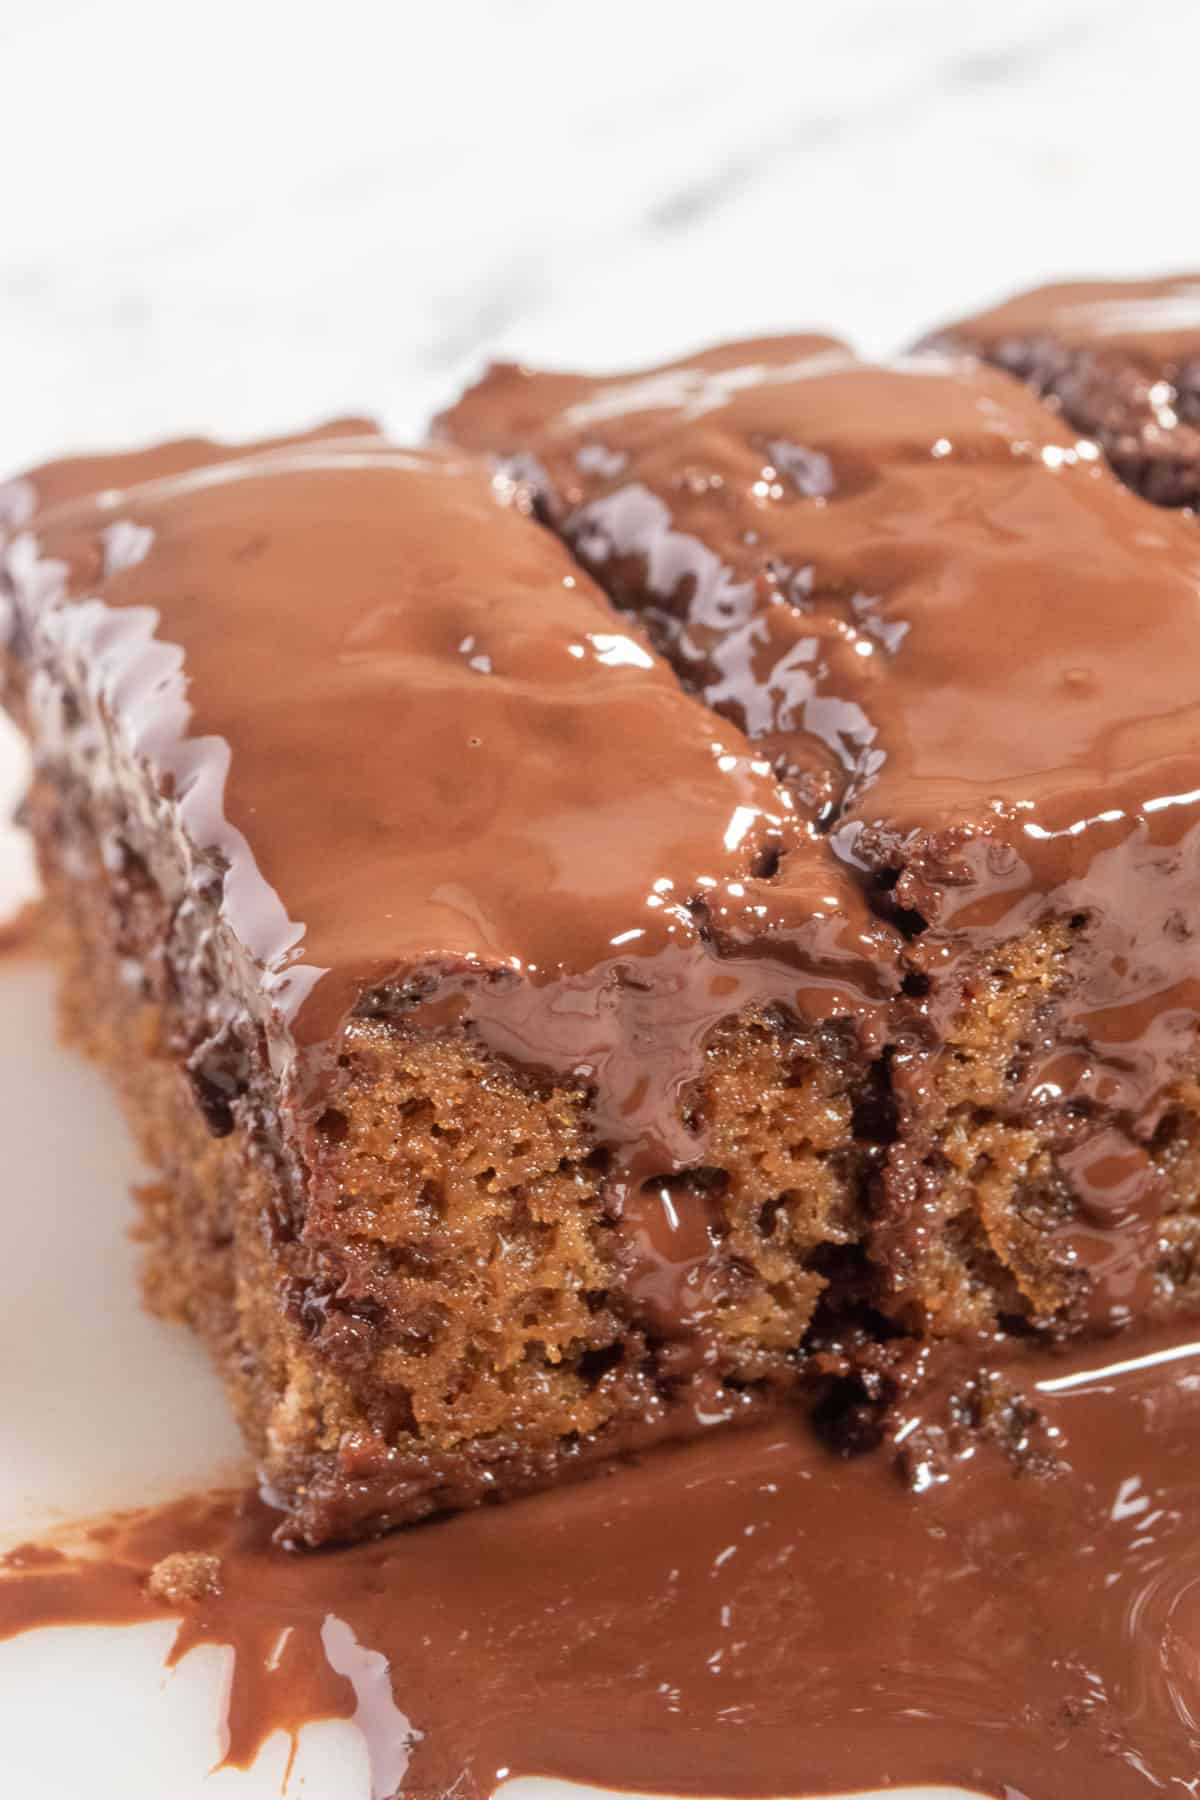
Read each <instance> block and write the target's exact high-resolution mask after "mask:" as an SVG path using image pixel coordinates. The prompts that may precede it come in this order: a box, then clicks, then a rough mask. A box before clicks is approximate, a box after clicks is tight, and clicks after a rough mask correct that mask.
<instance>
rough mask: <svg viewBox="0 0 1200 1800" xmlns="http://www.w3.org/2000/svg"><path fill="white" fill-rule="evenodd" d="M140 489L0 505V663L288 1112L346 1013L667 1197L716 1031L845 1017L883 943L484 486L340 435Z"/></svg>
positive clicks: (198, 454) (737, 747)
mask: <svg viewBox="0 0 1200 1800" xmlns="http://www.w3.org/2000/svg"><path fill="white" fill-rule="evenodd" d="M189 463H191V464H193V465H194V466H193V467H191V468H190V469H189V468H187V467H186V465H187V464H189ZM161 465H162V470H163V473H162V474H161V476H160V478H158V479H151V480H147V479H145V477H147V476H149V475H151V474H153V472H154V468H155V463H154V459H153V457H147V456H139V457H137V458H135V459H134V462H133V465H132V472H133V473H135V474H136V475H137V476H138V477H140V478H142V479H141V480H140V482H139V485H136V486H133V487H128V488H125V487H121V486H120V485H119V483H120V482H121V480H122V479H123V478H124V476H125V475H126V473H127V472H129V470H130V465H129V463H128V461H127V459H120V458H118V459H114V461H113V463H112V464H111V466H106V465H103V464H99V463H94V462H93V463H89V464H86V465H84V466H83V467H82V469H81V468H80V467H79V466H78V465H75V464H70V465H64V466H62V467H57V468H55V467H52V468H50V469H49V470H46V471H41V472H35V474H34V475H33V476H32V477H30V478H27V479H26V480H25V481H24V482H21V483H17V484H15V486H14V488H13V489H12V490H10V504H9V508H8V510H9V514H10V516H11V517H12V520H13V524H14V527H15V529H14V530H13V531H12V534H11V537H10V542H9V546H8V550H7V557H6V566H7V570H8V578H9V582H10V585H11V589H12V595H13V601H14V604H15V612H16V638H15V644H16V649H17V652H18V654H19V655H20V656H21V657H22V658H23V659H24V660H26V661H27V662H29V663H30V664H31V665H32V666H33V667H34V668H35V669H38V668H40V669H42V670H43V672H44V679H42V680H41V681H40V682H39V680H38V678H37V677H35V679H34V682H33V684H32V685H31V688H30V693H31V696H32V704H33V705H34V707H35V709H36V708H38V707H39V706H40V708H41V716H40V717H39V718H38V719H37V720H36V721H35V723H36V724H37V727H38V730H37V736H38V741H39V746H40V751H39V753H40V754H41V755H42V756H43V758H47V759H49V760H51V761H53V760H54V759H55V758H56V757H57V758H59V759H60V760H62V761H64V762H65V763H67V764H68V765H72V766H75V767H77V768H78V769H79V770H80V771H83V772H86V779H87V780H89V781H90V782H92V783H95V782H96V781H100V782H101V784H102V785H103V784H105V783H114V782H115V784H116V785H117V787H118V788H119V789H120V790H121V792H122V794H123V796H124V799H125V802H126V810H127V812H128V814H129V828H130V832H131V833H132V835H133V836H134V837H135V838H136V839H137V843H136V849H137V851H138V853H139V854H140V855H142V856H144V857H146V858H148V859H149V858H153V857H157V858H158V861H159V863H160V864H161V863H162V861H163V857H164V849H172V850H173V851H174V852H175V853H176V860H177V861H179V862H180V864H181V868H182V869H183V874H182V877H181V874H180V870H179V869H170V868H168V869H163V868H162V867H158V868H156V871H155V872H156V876H157V877H158V879H159V881H160V885H162V886H164V887H165V888H166V889H167V890H168V891H170V889H171V888H172V887H175V888H177V889H178V890H179V892H180V893H181V894H182V895H183V897H184V899H185V901H186V903H187V904H189V905H190V904H194V903H197V902H198V901H199V900H201V899H202V897H203V896H204V895H205V894H206V893H211V894H213V895H219V899H220V917H221V921H222V925H223V928H224V933H225V937H226V938H227V939H228V940H229V942H228V943H226V944H225V946H224V948H223V950H222V953H221V957H220V959H219V960H220V971H219V983H220V985H221V987H222V988H223V989H226V988H227V989H228V990H229V994H228V999H229V1009H228V1010H230V1012H231V1013H232V1010H233V1009H234V1008H235V1006H240V1007H241V1008H243V1009H248V1010H249V1012H250V1013H251V1014H252V1015H253V1016H254V1017H256V1018H258V1019H259V1020H260V1022H262V1023H263V1024H264V1025H265V1028H266V1031H267V1035H268V1038H269V1040H270V1042H271V1046H272V1052H273V1056H274V1059H275V1062H276V1066H277V1067H278V1068H280V1069H281V1070H288V1071H290V1072H291V1074H292V1075H293V1076H295V1077H296V1078H297V1079H298V1081H299V1083H300V1086H299V1088H298V1089H297V1090H296V1091H295V1093H294V1095H293V1097H296V1095H299V1096H300V1097H301V1098H302V1097H303V1094H304V1092H305V1091H306V1089H307V1088H308V1087H309V1086H311V1087H312V1090H313V1093H314V1095H316V1096H317V1099H319V1096H320V1094H321V1093H324V1091H325V1088H324V1086H323V1084H324V1083H325V1081H326V1080H327V1077H328V1071H329V1068H330V1065H331V1063H332V1061H333V1059H334V1055H335V1052H336V1045H337V1042H338V1039H339V1033H340V1031H341V1029H342V1027H343V1025H344V1023H345V1021H346V1019H347V1018H348V1017H349V1016H350V1014H351V1013H352V1012H353V1011H354V1009H355V1007H356V1006H358V1005H359V1003H360V1002H364V1001H365V998H366V997H367V996H370V995H375V996H376V998H375V1000H374V1001H373V1002H372V1004H373V1005H375V1006H376V1007H377V1008H378V1007H383V1008H384V1009H386V1008H387V1007H388V1006H393V1007H397V1006H398V1007H402V1008H404V1009H405V1010H406V1012H407V1015H408V1016H409V1017H410V1018H411V1019H413V1020H416V1021H418V1022H427V1023H428V1024H429V1026H430V1028H431V1029H442V1028H444V1027H445V1025H446V1023H447V1022H448V1021H449V1022H451V1023H453V1024H455V1025H461V1024H463V1023H470V1024H471V1025H473V1026H474V1027H475V1028H477V1029H479V1030H480V1031H482V1032H483V1033H484V1034H485V1036H487V1037H488V1038H489V1041H490V1042H491V1043H492V1044H493V1046H494V1047H495V1048H496V1049H498V1050H499V1051H501V1052H502V1053H504V1054H506V1055H511V1056H513V1057H515V1058H516V1059H517V1060H518V1061H519V1062H521V1063H522V1065H525V1066H534V1067H538V1068H548V1069H550V1070H551V1071H552V1072H553V1073H554V1074H555V1075H556V1076H558V1077H559V1078H565V1079H567V1080H573V1081H576V1082H578V1081H580V1080H582V1081H585V1082H590V1083H593V1084H594V1085H595V1087H596V1088H597V1090H598V1092H597V1100H596V1114H597V1118H598V1121H599V1123H600V1126H601V1127H602V1132H603V1136H602V1141H604V1142H606V1143H608V1144H609V1145H610V1146H611V1147H612V1148H613V1149H615V1150H616V1151H618V1152H621V1151H628V1154H629V1156H630V1157H631V1158H632V1159H633V1160H634V1161H635V1162H636V1163H637V1164H638V1166H639V1167H641V1166H642V1165H644V1166H645V1169H646V1172H647V1173H650V1172H657V1173H671V1172H674V1171H675V1170H676V1169H677V1168H680V1167H682V1166H685V1165H686V1164H688V1163H690V1162H692V1161H694V1160H695V1157H696V1155H697V1153H698V1147H697V1144H696V1141H695V1139H694V1137H688V1135H687V1133H686V1132H685V1131H684V1130H683V1127H682V1126H681V1125H680V1124H679V1123H678V1121H677V1118H676V1113H677V1096H678V1090H679V1087H680V1085H681V1084H682V1082H683V1081H685V1080H686V1079H687V1078H688V1077H690V1076H693V1075H694V1074H695V1072H696V1068H697V1058H698V1056H699V1054H700V1050H701V1046H702V1044H703V1040H704V1038H705V1036H706V1034H707V1032H708V1031H709V1030H710V1029H711V1027H712V1026H713V1025H714V1024H716V1023H717V1022H718V1021H719V1020H720V1019H721V1018H723V1017H725V1016H727V1015H729V1014H733V1013H736V1012H738V1011H739V1010H742V1009H744V1008H745V1007H748V1006H761V1005H766V1004H783V1005H786V1006H788V1007H791V1008H793V1009H795V1010H796V1011H799V1012H801V1013H808V1014H812V1015H814V1016H816V1017H821V1018H823V1017H826V1016H829V1015H830V1014H833V1015H836V1016H844V1015H846V1014H847V1013H849V1014H851V1015H858V1014H861V1015H862V1016H863V1018H864V1019H865V1020H867V1021H868V1022H869V1020H870V1018H871V1017H873V1015H874V1011H875V1010H876V1007H877V1002H878V1000H879V998H880V996H881V995H882V994H884V993H886V991H887V990H888V987H889V985H890V984H892V983H893V981H894V977H893V975H892V970H893V968H894V963H895V951H894V945H893V941H892V940H893V938H894V934H889V931H888V929H887V928H886V926H882V925H880V923H879V922H878V921H877V920H876V919H875V918H874V917H873V916H872V914H871V912H870V909H869V908H868V907H867V905H866V904H865V901H864V900H863V897H862V896H861V894H860V893H859V891H858V888H857V885H856V884H855V883H854V882H853V881H850V880H848V879H847V878H846V877H845V876H844V875H843V874H841V873H839V872H838V871H837V870H835V869H833V868H831V867H830V866H829V865H828V859H827V858H826V857H825V855H824V851H823V847H822V846H820V845H819V844H816V843H815V842H814V841H813V840H812V836H811V833H810V832H809V831H808V830H807V828H806V826H805V825H804V823H803V821H801V820H799V819H798V818H797V816H796V814H795V810H794V807H793V805H792V802H791V799H790V796H789V795H788V793H787V792H786V791H785V790H784V789H783V788H781V787H780V785H779V784H778V783H777V781H776V780H775V778H774V775H773V773H772V771H771V769H770V768H769V766H768V765H767V764H766V763H765V762H764V761H763V760H762V758H761V757H759V756H758V755H757V754H756V753H755V751H754V749H753V748H752V747H751V746H750V745H749V744H748V743H747V742H746V740H745V739H744V737H743V736H742V735H741V734H740V733H739V732H738V731H737V730H736V728H735V727H734V726H732V725H731V724H729V723H728V722H725V721H720V720H716V719H714V718H713V716H712V715H711V714H710V713H709V712H707V711H706V710H705V709H704V708H703V707H702V706H701V705H699V704H698V703H697V702H696V701H695V700H693V699H691V698H689V697H688V696H686V695H684V694H683V693H682V692H681V691H680V688H679V684H678V682H677V681H676V679H675V677H674V675H673V674H672V673H671V671H670V670H669V668H668V667H667V666H666V665H665V664H664V663H663V662H662V661H661V660H660V659H659V658H658V657H656V656H655V655H654V654H653V652H652V651H651V650H650V649H649V647H648V646H647V645H646V643H645V642H644V640H643V639H642V637H641V636H640V634H638V633H637V632H636V631H631V629H630V628H629V626H628V624H627V623H626V622H625V621H623V620H622V619H620V618H619V617H617V616H616V615H615V614H614V613H613V611H612V609H611V607H610V605H609V603H608V601H607V600H606V599H605V598H604V596H603V595H602V594H601V593H600V591H599V590H598V589H597V588H596V587H595V586H594V584H593V583H592V582H591V581H590V580H589V579H588V577H587V576H586V575H585V574H584V573H583V572H582V571H581V570H580V569H579V568H578V566H577V565H576V564H575V563H574V562H573V561H572V560H571V558H570V557H569V556H568V555H567V553H566V552H565V551H564V550H563V548H562V547H561V546H560V545H559V544H558V543H557V542H556V541H555V539H554V538H553V537H552V536H551V535H550V534H549V533H548V532H546V531H544V530H543V529H542V528H540V527H539V526H538V525H536V524H535V523H533V522H532V521H531V520H530V519H528V518H527V517H526V516H525V514H524V512H523V510H522V507H521V505H520V503H519V502H520V498H521V496H520V493H519V492H518V491H516V490H514V489H513V487H512V485H511V484H508V485H505V484H497V483H495V482H493V481H492V480H491V478H490V476H489V474H488V472H487V470H486V468H485V466H484V465H483V464H482V463H481V462H476V461H475V460H473V459H472V458H471V457H469V456H467V455H464V454H463V453H461V452H452V451H450V450H448V449H445V448H434V449H430V450H425V451H405V450H400V449H397V448H395V447H393V446H391V445H389V444H388V443H386V441H385V440H383V439H382V438H379V437H370V436H359V437H348V438H346V437H342V438H339V437H337V436H324V437H321V438H318V439H317V440H316V441H303V440H298V441H295V442H292V443H290V444H289V443H282V444H280V443H275V444H272V445H268V446H266V447H263V448H262V449H259V450H257V451H254V452H251V453H249V454H245V455H243V456H241V457H235V456H232V455H231V454H230V453H228V452H224V451H215V450H213V449H212V448H211V447H209V446H206V445H204V444H200V443H189V444H182V445H177V446H169V447H167V448H166V449H164V451H163V452H162V453H161ZM96 483H99V484H100V491H99V492H97V493H96V494H95V495H93V496H91V497H89V498H78V497H77V496H78V492H79V489H80V488H81V487H82V486H85V485H89V484H96ZM43 489H44V491H45V494H46V496H47V501H48V504H46V505H42V504H41V503H40V501H39V497H38V496H39V492H40V491H41V490H43ZM64 683H65V685H66V686H67V687H68V688H69V689H70V690H71V691H72V692H77V693H80V694H85V695H90V696H91V705H92V710H93V713H94V716H93V717H90V718H89V719H88V720H86V721H84V723H83V725H82V726H77V725H72V724H71V723H70V722H69V721H64V719H63V717H62V716H61V708H62V701H61V697H60V696H61V689H62V686H63V685H64ZM100 746H102V748H98V747H100ZM106 759H107V772H105V770H104V765H105V760H106ZM168 860H169V859H168ZM781 861H782V863H783V867H784V873H783V874H782V875H780V876H779V877H778V878H777V879H774V880H766V879H761V878H760V877H759V876H758V875H757V874H756V871H758V870H759V869H760V868H772V869H773V868H774V867H775V866H776V865H778V864H779V863H780V862H781ZM414 983H415V985H414ZM381 989H382V990H384V992H383V994H382V997H380V990H381ZM389 996H393V998H389ZM395 996H399V998H394V997H395ZM422 1008H424V1010H422ZM217 1010H218V1011H219V1010H220V1005H219V1003H218V1006H217ZM451 1014H453V1018H452V1019H451ZM235 1023H236V1021H235ZM220 1024H221V1021H220V1020H219V1019H218V1020H216V1021H215V1023H214V1032H213V1035H214V1037H219V1036H220ZM297 1047H298V1048H299V1050H300V1052H301V1055H300V1056H299V1058H297V1057H296V1055H295V1052H296V1049H297ZM647 1069H648V1070H649V1078H648V1079H647ZM317 1099H314V1102H313V1104H314V1105H316V1104H317ZM614 1179H615V1180H616V1179H618V1178H617V1177H615V1178H614Z"/></svg>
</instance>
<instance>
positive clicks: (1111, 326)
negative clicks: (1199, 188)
mask: <svg viewBox="0 0 1200 1800" xmlns="http://www.w3.org/2000/svg"><path fill="white" fill-rule="evenodd" d="M927 341H928V342H929V343H930V344H932V345H933V346H935V347H941V348H949V349H958V350H963V349H966V350H971V351H975V352H977V353H978V354H979V355H980V356H983V357H985V358H986V359H987V361H988V362H992V363H995V364H996V366H997V368H1001V369H1007V370H1008V371H1009V373H1010V374H1012V375H1016V376H1017V377H1018V378H1019V379H1020V380H1021V381H1026V382H1028V383H1029V385H1030V386H1031V387H1032V388H1033V389H1034V390H1035V392H1037V393H1039V394H1041V395H1042V396H1043V398H1044V399H1046V400H1047V401H1049V403H1050V404H1051V405H1052V406H1054V407H1056V408H1058V409H1059V410H1060V411H1061V413H1062V415H1063V417H1064V418H1065V419H1066V420H1067V421H1068V422H1069V423H1070V424H1071V425H1073V426H1074V427H1075V428H1076V430H1077V431H1082V432H1086V433H1087V435H1088V436H1089V437H1091V438H1094V439H1095V440H1096V442H1097V443H1099V444H1101V445H1102V446H1103V448H1104V450H1105V452H1106V454H1107V456H1108V457H1109V460H1110V461H1111V463H1112V465H1113V467H1114V468H1115V469H1116V471H1117V473H1118V474H1119V475H1120V476H1121V478H1122V480H1124V481H1127V482H1128V483H1129V485H1130V486H1131V487H1135V488H1136V489H1137V490H1138V492H1139V493H1141V494H1144V495H1145V497H1146V499H1147V500H1154V501H1156V502H1157V503H1158V504H1159V505H1162V506H1195V504H1196V502H1197V499H1200V276H1196V275H1177V276H1173V277H1167V278H1163V279H1158V280H1153V281H1070V282H1056V283H1054V284H1053V285H1051V286H1049V287H1040V288H1034V289H1033V291H1032V292H1031V293H1027V294H1017V295H1016V296H1014V298H1013V299H1011V300H1006V301H1005V302H1004V303H1003V305H1001V306H997V307H994V308H992V309H991V310H990V311H988V312H983V313H980V314H979V315H978V316H977V317H975V318H970V319H961V320H959V321H958V322H957V323H956V324H954V325H948V326H945V327H943V328H942V329H941V330H940V331H938V332H936V333H934V335H933V337H932V338H931V339H929V340H927Z"/></svg>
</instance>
